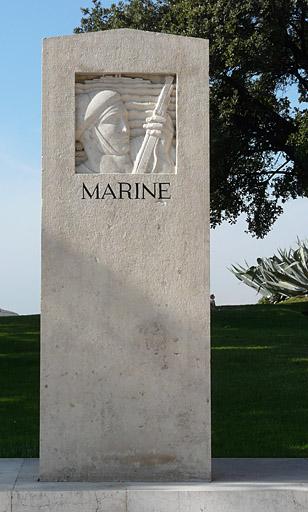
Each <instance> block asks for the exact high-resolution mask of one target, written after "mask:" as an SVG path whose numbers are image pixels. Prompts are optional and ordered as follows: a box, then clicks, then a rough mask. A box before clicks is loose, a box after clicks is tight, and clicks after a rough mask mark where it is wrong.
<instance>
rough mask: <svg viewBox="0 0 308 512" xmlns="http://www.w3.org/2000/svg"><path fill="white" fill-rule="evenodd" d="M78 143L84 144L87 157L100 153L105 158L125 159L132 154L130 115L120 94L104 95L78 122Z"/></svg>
mask: <svg viewBox="0 0 308 512" xmlns="http://www.w3.org/2000/svg"><path fill="white" fill-rule="evenodd" d="M76 140H79V141H80V142H82V144H83V146H84V149H85V151H86V153H87V154H88V155H89V152H90V151H93V150H94V147H93V143H94V145H95V150H97V149H98V150H99V152H100V153H101V154H102V155H115V156H116V155H117V156H123V155H126V154H127V153H129V125H128V117H127V111H126V109H125V106H124V103H123V101H122V99H121V96H120V94H119V93H117V92H115V91H109V90H106V91H101V92H99V93H97V94H96V95H95V96H94V98H92V100H91V101H90V102H89V104H88V105H87V107H86V110H85V113H84V115H82V117H81V118H79V119H78V120H77V126H76Z"/></svg>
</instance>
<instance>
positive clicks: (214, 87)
mask: <svg viewBox="0 0 308 512" xmlns="http://www.w3.org/2000/svg"><path fill="white" fill-rule="evenodd" d="M82 13H83V16H82V19H81V22H80V26H79V27H78V28H76V29H75V32H76V33H79V32H90V31H97V30H107V29H114V28H125V27H129V28H136V29H142V30H149V31H156V32H166V33H172V34H181V35H186V36H193V37H201V38H208V39H209V40H210V100H211V224H212V226H213V227H215V226H217V225H218V224H220V223H221V222H222V221H223V220H228V221H229V222H230V223H234V222H235V221H236V219H237V218H238V216H239V215H240V214H241V213H244V214H245V215H246V219H247V223H248V231H249V232H250V233H251V234H252V235H255V236H257V237H261V238H262V237H264V236H265V235H266V234H267V233H268V231H269V230H270V228H271V226H272V224H273V223H274V222H275V220H276V219H277V217H278V216H279V215H280V214H281V213H282V211H283V208H282V205H283V203H284V202H285V201H286V200H287V199H289V198H296V197H307V196H308V164H307V160H308V158H307V157H308V111H307V109H306V110H304V109H303V108H300V106H301V104H302V103H303V102H304V101H305V99H307V97H306V98H305V94H307V91H308V28H307V15H308V5H307V3H306V0H203V1H202V0H128V1H126V2H119V3H118V4H113V5H112V6H111V7H109V8H104V7H102V6H101V2H100V1H98V0H93V6H92V7H91V8H82ZM290 87H292V90H294V91H296V94H297V103H298V105H299V106H294V104H293V105H292V104H291V102H290V99H289V97H288V95H289V91H290Z"/></svg>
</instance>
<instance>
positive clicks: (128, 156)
mask: <svg viewBox="0 0 308 512" xmlns="http://www.w3.org/2000/svg"><path fill="white" fill-rule="evenodd" d="M75 93H76V131H75V138H76V155H75V158H76V172H77V173H100V174H101V173H103V174H109V173H130V174H144V173H158V174H175V173H176V151H175V145H176V84H175V77H174V76H161V75H160V76H158V75H149V76H144V77H131V76H127V75H125V76H123V75H105V76H102V77H99V78H92V79H89V78H88V77H86V78H83V77H78V78H77V81H76V90H75Z"/></svg>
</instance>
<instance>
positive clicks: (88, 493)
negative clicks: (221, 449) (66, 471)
mask: <svg viewBox="0 0 308 512" xmlns="http://www.w3.org/2000/svg"><path fill="white" fill-rule="evenodd" d="M6 469H7V470H8V471H9V469H8V461H7V460H6V461H3V459H2V460H1V459H0V476H1V475H2V476H1V479H0V482H3V473H4V472H5V471H6ZM263 472H264V475H265V476H263ZM12 474H13V473H12V471H11V472H10V475H11V476H12ZM307 474H308V460H307V459H275V460H273V459H272V460H271V459H264V460H260V459H259V460H258V459H232V460H227V459H219V460H215V459H214V460H213V478H214V481H213V482H211V483H173V484H165V483H164V484H158V483H156V484H151V483H130V484H128V483H122V484H121V483H117V484H111V483H108V484H103V483H90V482H83V483H73V482H61V483H55V482H38V481H37V479H38V460H37V459H36V460H27V459H26V460H24V464H23V467H22V470H21V471H19V469H18V468H17V467H16V471H15V473H14V478H13V481H15V484H14V483H12V478H11V477H10V478H8V479H6V480H7V483H6V486H5V487H3V488H1V490H0V510H1V512H200V511H202V512H265V511H266V512H282V511H283V512H306V511H307V510H308V483H307ZM4 504H5V507H6V508H3V505H4ZM1 507H2V508H1Z"/></svg>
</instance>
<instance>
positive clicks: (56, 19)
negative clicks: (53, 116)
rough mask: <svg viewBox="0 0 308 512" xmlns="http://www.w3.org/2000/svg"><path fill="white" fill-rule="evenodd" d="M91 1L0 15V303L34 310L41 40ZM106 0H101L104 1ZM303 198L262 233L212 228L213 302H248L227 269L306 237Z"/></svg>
mask: <svg viewBox="0 0 308 512" xmlns="http://www.w3.org/2000/svg"><path fill="white" fill-rule="evenodd" d="M90 3H91V2H90V0H65V1H64V2H63V1H61V2H60V1H59V0H53V1H52V2H41V1H38V0H35V1H32V2H30V3H29V2H24V1H22V0H17V1H15V2H12V3H11V4H10V7H9V10H8V11H7V12H8V14H7V19H6V18H5V17H4V15H3V16H2V23H1V31H0V54H1V68H2V80H1V81H0V111H1V122H0V193H1V200H0V219H1V239H0V240H1V243H0V308H4V309H11V310H14V311H17V312H18V313H20V314H31V313H38V312H39V310H40V306H39V297H40V208H41V196H40V169H41V156H40V154H41V42H42V39H43V38H44V37H49V36H55V35H65V34H71V33H72V31H73V28H74V27H75V26H77V25H78V24H79V21H80V18H81V13H80V7H81V6H84V7H86V6H89V5H90ZM108 3H109V2H105V5H107V4H108ZM307 207H308V200H303V199H301V200H297V201H291V202H290V203H288V204H287V207H286V212H285V214H284V215H283V216H282V217H281V218H280V219H279V221H278V222H277V223H276V225H275V227H274V229H273V231H272V232H271V234H270V235H269V236H268V237H267V238H266V239H265V240H259V241H258V240H255V239H252V238H251V237H250V236H249V235H247V234H245V233H244V229H245V223H244V222H243V221H242V220H240V221H239V222H238V223H237V224H236V225H235V226H229V225H228V224H225V225H223V226H221V227H219V228H218V229H216V230H215V231H214V232H213V233H212V270H211V276H212V278H211V279H212V285H211V289H212V291H213V292H214V293H215V294H216V297H217V302H218V303H219V304H232V303H233V304H236V303H249V302H250V303H253V302H256V300H257V297H256V294H255V292H254V291H253V290H250V289H249V288H248V287H247V286H245V285H242V284H241V283H239V282H237V281H236V279H235V278H234V277H233V276H232V275H231V273H230V272H229V271H228V270H227V267H228V266H230V265H231V264H232V263H236V262H243V260H244V259H246V260H247V261H248V262H249V263H251V264H252V263H254V261H255V259H256V257H257V256H262V255H268V256H270V255H271V254H272V252H273V251H274V250H275V249H276V248H277V247H289V246H291V245H294V243H295V241H296V238H297V236H300V237H301V238H306V237H307V227H306V224H307V222H306V217H307V211H308V210H307Z"/></svg>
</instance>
